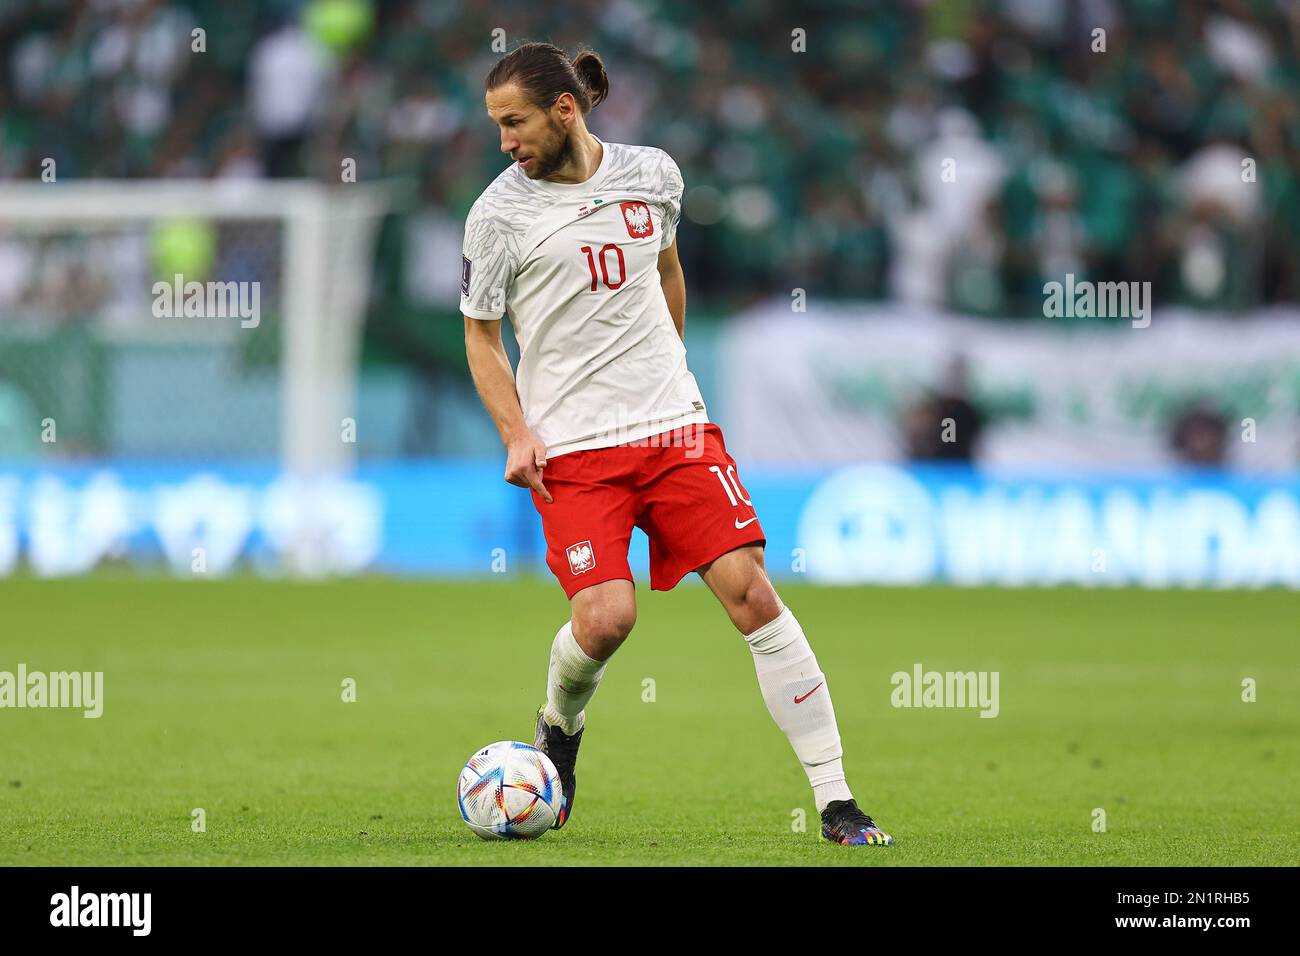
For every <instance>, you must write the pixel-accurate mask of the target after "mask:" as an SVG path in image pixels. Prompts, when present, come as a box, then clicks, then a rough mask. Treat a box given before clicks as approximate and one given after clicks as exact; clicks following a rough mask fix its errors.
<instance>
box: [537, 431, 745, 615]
mask: <svg viewBox="0 0 1300 956" xmlns="http://www.w3.org/2000/svg"><path fill="white" fill-rule="evenodd" d="M542 483H543V484H545V485H546V490H547V491H549V492H550V493H551V497H552V498H553V499H554V501H553V502H552V503H551V504H547V503H546V501H545V500H544V499H543V498H542V496H541V495H539V494H538V493H537V492H536V491H534V492H532V495H533V505H534V506H535V507H536V508H537V513H538V514H540V515H541V516H542V530H543V531H544V532H545V534H546V563H547V565H548V566H549V567H550V569H551V571H552V572H553V573H554V574H555V576H556V577H557V578H558V579H559V581H560V585H561V586H562V587H563V588H564V593H565V594H567V595H568V596H569V597H570V598H572V597H573V596H574V595H575V594H577V593H578V592H579V591H581V590H583V589H584V588H589V587H591V586H592V585H593V584H601V583H603V582H605V581H613V580H617V579H620V578H621V579H625V580H628V581H632V580H634V579H633V577H632V569H631V566H630V565H629V564H628V561H627V552H628V547H629V545H630V544H631V541H632V528H633V527H638V528H640V529H641V530H642V531H644V532H645V533H646V536H647V537H648V538H649V539H650V587H651V588H652V589H653V590H656V591H671V590H672V589H673V588H674V587H676V586H677V583H678V582H679V581H681V579H682V578H684V577H686V575H687V574H689V573H690V572H692V571H694V570H695V569H696V568H699V567H701V566H703V565H705V564H708V563H709V562H710V561H712V560H714V559H715V558H718V557H721V556H722V555H724V554H726V553H727V552H728V551H732V550H734V549H736V548H739V547H741V546H742V545H746V544H755V543H763V544H766V543H767V539H766V538H765V537H764V535H763V529H762V528H761V527H760V526H759V523H758V516H757V514H756V513H755V512H754V506H753V504H752V503H751V502H750V500H749V493H748V492H747V491H745V486H744V485H742V484H741V483H740V476H739V475H738V474H737V472H736V461H735V459H734V458H732V457H731V456H730V455H729V454H727V446H726V445H725V444H724V443H723V440H722V430H721V429H720V428H718V426H717V425H714V424H713V423H712V422H710V423H708V424H704V425H687V426H685V427H683V428H678V429H674V430H673V431H668V432H664V433H663V434H661V435H656V436H654V437H652V438H643V439H640V440H638V441H636V442H631V443H628V444H626V445H616V446H614V447H611V448H595V449H592V450H590V451H575V452H570V453H569V454H567V455H561V456H559V457H558V458H554V459H552V460H551V461H549V462H548V463H547V466H546V467H545V468H544V469H543V470H542Z"/></svg>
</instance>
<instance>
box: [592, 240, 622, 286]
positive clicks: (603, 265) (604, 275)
mask: <svg viewBox="0 0 1300 956" xmlns="http://www.w3.org/2000/svg"><path fill="white" fill-rule="evenodd" d="M611 249H613V250H614V254H615V255H617V256H618V281H617V282H610V281H609V264H608V263H607V262H606V261H605V254H606V253H607V252H609V250H611ZM582 251H583V252H585V253H586V254H587V268H589V269H590V270H591V289H590V291H591V292H595V291H596V260H597V259H599V260H600V278H601V281H603V282H604V283H605V288H606V289H617V288H618V287H619V286H621V285H622V284H623V283H624V282H625V281H626V280H627V264H626V263H625V262H624V261H623V250H622V249H620V248H619V247H618V246H617V245H616V244H615V243H612V242H611V243H607V244H606V245H603V246H601V247H600V252H598V253H596V254H595V255H592V251H591V246H583V247H582Z"/></svg>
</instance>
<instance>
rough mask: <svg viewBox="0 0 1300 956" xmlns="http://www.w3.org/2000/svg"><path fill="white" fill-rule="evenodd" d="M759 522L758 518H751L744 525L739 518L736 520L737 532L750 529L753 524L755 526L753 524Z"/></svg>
mask: <svg viewBox="0 0 1300 956" xmlns="http://www.w3.org/2000/svg"><path fill="white" fill-rule="evenodd" d="M757 520H758V518H750V519H749V520H748V521H746V522H743V523H742V522H741V520H740V519H739V518H737V519H736V530H737V531H741V530H743V529H744V528H747V527H749V526H750V525H751V524H753V523H754V522H755V521H757Z"/></svg>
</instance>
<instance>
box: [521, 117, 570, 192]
mask: <svg viewBox="0 0 1300 956" xmlns="http://www.w3.org/2000/svg"><path fill="white" fill-rule="evenodd" d="M551 131H552V133H553V134H554V135H553V136H552V137H550V138H549V141H548V142H547V144H546V145H545V146H544V147H543V148H542V149H539V150H538V151H537V152H535V153H533V165H532V166H531V167H529V168H528V169H525V170H524V173H525V175H527V176H528V178H529V179H545V178H546V177H547V176H550V175H552V174H553V173H555V171H556V170H558V169H559V168H560V167H561V166H563V165H564V164H565V163H567V162H569V161H570V160H571V159H573V138H572V136H571V135H570V134H569V133H566V132H565V131H564V127H563V126H562V125H561V124H559V123H555V124H553V125H552V126H551Z"/></svg>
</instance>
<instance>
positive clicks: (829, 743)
mask: <svg viewBox="0 0 1300 956" xmlns="http://www.w3.org/2000/svg"><path fill="white" fill-rule="evenodd" d="M745 642H746V643H747V644H748V645H749V649H750V651H752V652H753V654H754V671H755V672H756V673H757V674H758V686H759V689H760V690H762V692H763V700H764V701H765V702H766V703H767V710H768V713H770V714H771V715H772V719H773V720H775V721H776V725H777V726H778V727H780V728H781V730H782V732H783V733H784V734H785V735H786V737H787V738H788V739H789V741H790V745H791V746H792V747H794V752H795V756H797V757H798V758H799V762H800V763H801V764H803V769H804V772H805V773H807V774H808V782H809V783H810V784H812V788H813V799H814V801H815V802H816V804H817V812H818V813H820V812H821V811H822V810H823V809H825V807H826V805H827V804H828V803H830V802H831V801H832V800H849V799H851V798H852V796H853V795H852V793H850V792H849V785H848V783H847V782H846V781H845V779H844V761H843V756H844V752H843V750H842V749H841V748H840V731H839V728H838V727H837V726H836V724H835V708H834V707H832V706H831V694H830V688H829V687H827V686H826V675H825V674H823V673H822V672H821V668H819V667H818V666H817V657H816V656H815V655H814V654H813V650H812V647H811V646H810V645H809V644H808V638H807V637H806V636H805V635H804V632H803V628H802V627H800V626H799V622H798V621H797V620H795V616H794V613H793V612H791V610H790V609H789V608H788V607H787V608H785V609H784V610H782V611H781V613H780V615H778V616H777V617H776V619H775V620H772V621H770V622H768V623H767V624H764V625H763V626H762V627H760V628H759V629H758V630H756V631H755V632H754V633H753V634H750V635H749V636H748V637H746V638H745Z"/></svg>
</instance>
